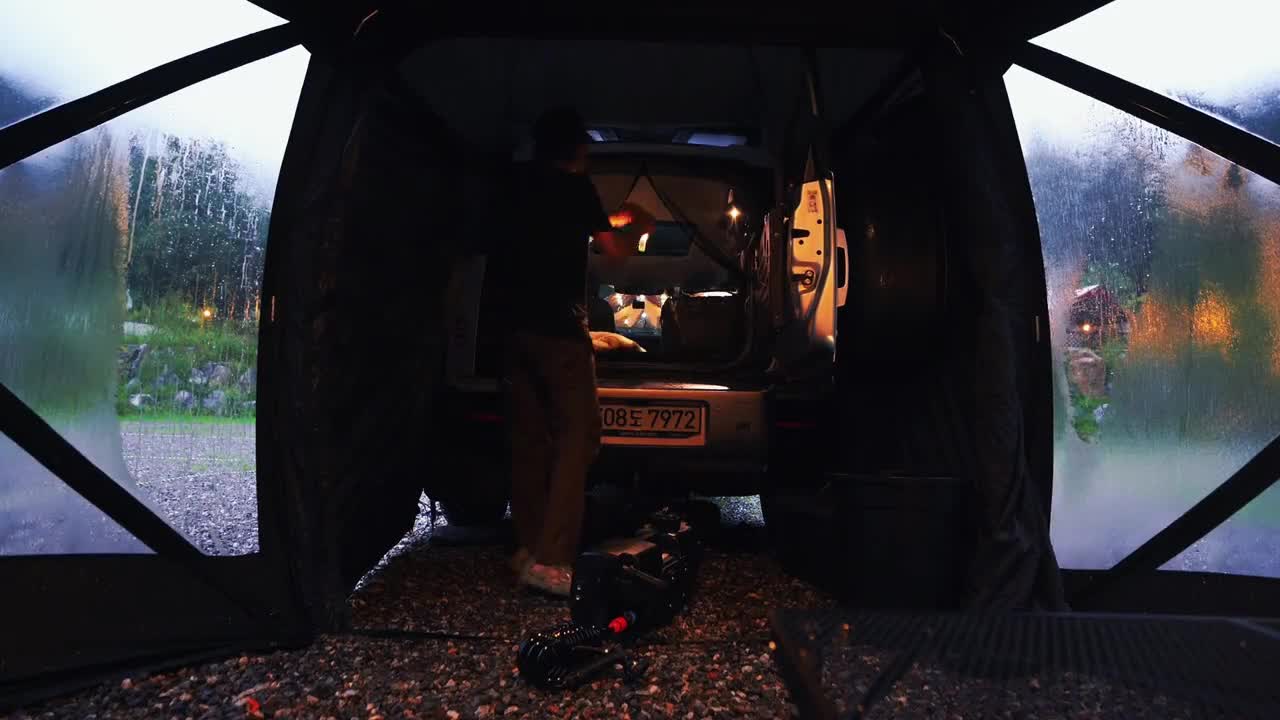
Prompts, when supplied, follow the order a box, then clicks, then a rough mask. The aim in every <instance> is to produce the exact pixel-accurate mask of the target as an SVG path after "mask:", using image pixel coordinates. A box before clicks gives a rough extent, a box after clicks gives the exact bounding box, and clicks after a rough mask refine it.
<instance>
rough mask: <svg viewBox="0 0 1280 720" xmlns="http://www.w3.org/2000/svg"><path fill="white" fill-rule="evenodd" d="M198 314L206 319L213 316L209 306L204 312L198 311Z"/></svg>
mask: <svg viewBox="0 0 1280 720" xmlns="http://www.w3.org/2000/svg"><path fill="white" fill-rule="evenodd" d="M200 314H201V315H203V316H204V317H205V319H208V318H211V317H213V311H212V310H210V309H209V308H205V309H204V312H202V313H200Z"/></svg>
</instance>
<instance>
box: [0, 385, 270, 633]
mask: <svg viewBox="0 0 1280 720" xmlns="http://www.w3.org/2000/svg"><path fill="white" fill-rule="evenodd" d="M0 433H3V434H4V435H5V436H6V437H8V438H9V439H10V440H12V441H13V442H14V443H15V444H16V445H17V446H18V447H19V448H21V449H22V450H23V451H24V452H26V453H27V454H28V455H30V456H31V457H32V459H34V460H35V461H36V462H38V463H40V464H41V465H43V466H44V467H45V468H46V469H48V470H49V472H51V473H53V474H54V475H55V476H56V477H57V478H58V479H59V480H61V481H62V482H64V483H66V484H67V485H68V486H70V487H71V489H72V490H75V491H76V492H77V493H79V494H80V496H81V497H83V498H84V499H85V500H88V501H89V502H90V503H91V504H93V505H94V507H96V508H98V509H99V510H101V511H102V512H104V513H105V514H106V515H107V516H108V517H110V518H111V519H112V520H114V521H115V522H117V523H119V525H120V526H121V527H122V528H124V529H125V530H127V531H128V532H130V533H132V534H133V536H134V537H135V538H137V539H138V541H139V542H141V543H142V544H144V545H146V546H147V547H149V548H150V549H152V550H153V551H155V552H156V554H158V555H161V556H164V557H167V558H170V559H172V560H174V561H175V562H177V563H179V564H180V565H182V566H183V567H184V568H186V569H187V570H188V571H190V572H191V574H192V575H193V576H195V577H196V578H198V579H200V580H202V581H203V582H205V583H206V584H208V585H209V586H211V587H212V588H214V589H216V590H217V591H218V592H219V593H220V594H222V595H224V596H225V597H227V598H228V599H229V600H231V601H232V603H234V604H235V606H236V607H237V608H239V609H241V610H243V611H244V612H245V613H247V614H248V615H249V617H253V616H254V615H255V612H254V610H252V609H251V608H252V605H251V604H248V603H245V602H242V601H241V599H240V598H239V597H238V595H237V594H236V593H234V592H233V591H231V590H230V589H228V588H226V587H225V586H224V585H223V584H222V583H221V582H220V581H219V580H217V579H216V578H215V577H214V576H213V575H212V574H211V573H209V572H208V571H207V570H206V569H205V563H206V560H207V558H206V557H205V555H204V553H202V552H200V550H199V549H198V548H197V547H196V546H194V545H192V544H191V542H190V541H188V540H187V538H186V537H184V536H183V535H182V534H181V533H179V532H178V531H177V530H175V529H173V528H172V527H170V526H169V524H168V523H166V522H165V521H164V520H162V519H160V518H159V517H156V515H155V513H153V512H152V511H151V509H150V508H148V507H147V506H146V505H145V504H144V503H143V502H142V501H141V500H139V499H137V498H136V497H134V496H133V494H132V493H130V492H129V491H128V490H126V489H125V488H123V487H121V486H120V484H119V483H117V482H116V481H115V480H113V479H111V476H109V475H107V474H106V473H105V472H103V471H102V469H101V468H99V467H98V466H97V465H95V464H94V463H93V461H92V460H90V459H88V458H87V457H85V456H84V454H82V453H81V452H80V450H79V449H77V448H76V446H74V445H72V444H71V443H70V442H68V441H67V439H66V438H64V437H62V435H60V434H59V433H58V431H56V430H54V429H53V428H52V427H50V426H49V424H48V423H46V422H45V421H44V419H43V418H41V417H40V416H39V415H38V414H37V413H36V412H35V411H34V410H32V409H31V408H30V407H28V406H27V404H26V403H24V402H22V400H21V399H20V398H19V397H18V396H17V395H14V394H13V392H12V391H11V390H9V388H7V387H5V386H4V384H3V383H0Z"/></svg>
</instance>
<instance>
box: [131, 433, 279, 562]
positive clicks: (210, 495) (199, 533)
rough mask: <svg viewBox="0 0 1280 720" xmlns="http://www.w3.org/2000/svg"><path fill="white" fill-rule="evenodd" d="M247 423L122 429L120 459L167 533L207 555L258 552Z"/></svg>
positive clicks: (255, 477) (254, 484)
mask: <svg viewBox="0 0 1280 720" xmlns="http://www.w3.org/2000/svg"><path fill="white" fill-rule="evenodd" d="M255 432H256V426H255V425H254V424H252V423H217V424H211V423H154V422H129V423H123V424H122V425H121V428H120V437H121V440H122V441H123V444H124V459H125V463H126V464H127V465H128V467H129V473H130V474H131V475H132V476H133V478H134V481H135V482H136V483H137V485H138V487H139V489H140V490H141V491H142V493H143V494H144V495H145V496H147V497H148V498H149V499H150V501H151V503H152V504H153V506H155V507H156V509H157V510H158V511H159V512H160V514H161V516H163V517H164V519H165V520H166V521H168V522H169V524H170V525H172V526H173V527H175V528H177V529H178V530H180V531H181V532H182V533H183V534H185V535H186V536H187V538H188V539H189V540H191V542H192V543H193V544H194V545H195V546H196V547H198V548H200V550H201V551H202V552H204V553H206V554H208V555H249V554H252V553H255V552H257V551H258V484H257V483H258V475H257V470H256V467H257V466H256V456H255V454H254V446H255Z"/></svg>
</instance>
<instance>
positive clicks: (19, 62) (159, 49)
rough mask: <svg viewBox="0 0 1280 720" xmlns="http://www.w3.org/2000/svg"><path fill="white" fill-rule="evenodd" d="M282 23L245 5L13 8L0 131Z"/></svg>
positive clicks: (0, 57)
mask: <svg viewBox="0 0 1280 720" xmlns="http://www.w3.org/2000/svg"><path fill="white" fill-rule="evenodd" d="M283 22H284V21H283V20H282V19H281V18H279V17H277V16H275V15H272V14H271V13H269V12H267V11H265V10H263V9H261V8H259V7H257V6H256V5H254V4H253V3H249V2H244V1H243V0H215V1H213V2H172V0H122V1H121V2H110V3H96V2H81V0H41V1H40V2H20V3H10V4H8V6H7V7H6V8H5V10H4V24H3V26H0V127H4V126H6V125H11V124H13V123H15V122H17V121H18V120H21V119H23V118H25V117H27V116H29V115H33V114H35V113H37V112H40V111H42V110H47V109H48V108H50V107H54V106H56V105H61V104H62V103H64V102H68V101H70V100H75V99H76V98H79V97H82V96H84V95H87V94H89V93H92V92H96V91H98V90H101V89H103V88H105V87H108V86H110V85H112V84H113V83H117V82H120V81H121V80H124V79H126V78H129V77H132V76H134V75H137V74H139V73H142V72H146V71H147V70H150V69H152V68H154V67H156V66H157V65H161V64H163V63H167V62H170V61H172V60H177V59H178V58H180V57H183V56H184V55H189V54H191V53H193V52H197V51H199V50H203V49H205V48H207V47H211V46H213V45H217V44H219V43H224V42H227V41H229V40H233V39H235V38H238V37H240V36H242V35H247V34H249V33H252V32H256V31H258V30H264V29H266V28H269V27H273V26H276V25H280V24H282V23H283ZM241 102H244V101H243V100H242V101H241Z"/></svg>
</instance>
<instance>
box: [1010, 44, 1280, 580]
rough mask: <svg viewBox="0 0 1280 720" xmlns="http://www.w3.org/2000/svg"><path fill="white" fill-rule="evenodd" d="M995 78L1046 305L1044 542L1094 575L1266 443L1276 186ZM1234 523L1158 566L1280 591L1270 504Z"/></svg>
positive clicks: (1047, 93)
mask: <svg viewBox="0 0 1280 720" xmlns="http://www.w3.org/2000/svg"><path fill="white" fill-rule="evenodd" d="M1005 80H1006V84H1007V86H1008V88H1009V95H1010V99H1011V102H1012V104H1013V109H1014V114H1015V118H1016V120H1017V124H1018V132H1019V136H1020V137H1021V139H1022V143H1023V151H1024V153H1025V156H1026V162H1027V170H1028V173H1029V175H1030V179H1031V186H1032V192H1033V195H1034V197H1035V202H1036V213H1037V216H1038V218H1039V223H1040V231H1041V242H1042V246H1043V253H1044V261H1045V269H1046V274H1047V281H1048V290H1049V308H1050V326H1051V331H1052V332H1051V337H1052V346H1053V351H1054V355H1055V360H1056V362H1055V371H1054V383H1055V387H1056V389H1057V393H1056V398H1057V407H1056V424H1057V437H1056V461H1055V467H1054V478H1055V496H1054V508H1053V541H1054V545H1055V548H1056V549H1057V551H1058V553H1059V558H1060V560H1061V561H1062V563H1063V565H1064V566H1065V567H1069V568H1088V569H1099V568H1107V567H1110V566H1111V565H1113V564H1114V563H1115V562H1116V561H1118V560H1119V559H1121V558H1122V557H1123V556H1125V555H1127V554H1128V553H1129V552H1130V551H1132V550H1133V549H1135V548H1136V547H1138V546H1139V545H1140V544H1142V543H1143V542H1144V541H1145V540H1147V539H1148V538H1149V537H1150V536H1152V535H1153V534H1155V533H1156V532H1157V531H1159V530H1161V529H1163V528H1164V527H1165V526H1166V525H1167V524H1168V523H1169V522H1170V521H1172V520H1173V519H1175V518H1176V517H1177V516H1179V515H1181V514H1182V513H1183V512H1184V511H1186V510H1187V509H1188V508H1190V507H1191V506H1192V505H1193V504H1195V503H1196V502H1197V501H1199V500H1200V499H1201V498H1203V497H1204V496H1205V495H1206V494H1207V493H1208V492H1209V491H1211V490H1212V489H1213V488H1215V487H1216V486H1217V485H1219V484H1220V483H1221V482H1222V481H1223V480H1225V479H1226V478H1227V477H1229V476H1230V475H1231V474H1232V473H1234V472H1235V471H1236V470H1238V469H1239V468H1240V467H1241V466H1242V465H1244V463H1245V462H1247V461H1248V460H1249V459H1250V458H1251V457H1252V456H1253V455H1254V454H1255V453H1257V452H1258V451H1259V450H1261V449H1262V448H1263V447H1264V446H1265V445H1266V444H1267V443H1268V442H1270V441H1271V440H1272V439H1273V438H1274V437H1275V436H1276V434H1277V431H1280V187H1277V186H1276V185H1275V184H1273V183H1271V182H1270V181H1268V180H1266V179H1264V178H1262V177H1259V176H1257V175H1254V174H1253V173H1250V172H1249V171H1247V170H1245V169H1243V168H1241V167H1239V166H1237V165H1234V164H1233V163H1231V162H1228V161H1226V160H1224V159H1223V158H1221V157H1219V156H1217V155H1215V154H1213V153H1211V152H1208V151H1206V150H1205V149H1203V148H1202V147H1200V146H1198V145H1196V144H1194V143H1191V142H1189V141H1187V140H1185V139H1183V138H1180V137H1178V136H1176V135H1173V134H1170V133H1168V132H1165V131H1163V130H1160V129H1157V128H1155V127H1152V126H1151V125H1148V124H1146V123H1144V122H1142V121H1140V120H1138V119H1136V118H1134V117H1132V116H1129V115H1127V114H1125V113H1122V112H1120V111H1117V110H1114V109H1112V108H1111V107H1109V106H1107V105H1104V104H1102V103H1100V102H1096V101H1094V100H1092V99H1090V98H1088V97H1086V96H1084V95H1081V94H1078V93H1076V92H1075V91H1072V90H1069V89H1067V88H1064V87H1062V86H1060V85H1058V84H1056V83H1053V82H1051V81H1049V80H1046V79H1044V78H1042V77H1040V76H1038V75H1034V74H1032V73H1029V72H1027V71H1025V70H1022V69H1020V68H1014V69H1013V70H1011V71H1009V73H1008V74H1007V75H1006V76H1005ZM1247 510H1248V512H1247V513H1246V512H1245V511H1243V510H1242V511H1241V512H1240V513H1238V515H1237V517H1236V519H1235V520H1233V522H1232V524H1231V526H1230V529H1227V528H1226V527H1225V526H1224V528H1220V530H1219V532H1217V533H1215V534H1213V535H1211V538H1210V539H1212V540H1213V541H1214V542H1216V543H1217V545H1216V546H1215V547H1217V550H1215V551H1214V552H1206V553H1201V554H1199V555H1194V554H1186V555H1183V556H1182V557H1180V558H1179V559H1178V560H1176V561H1175V564H1177V565H1176V567H1174V566H1172V565H1171V566H1170V567H1171V568H1172V569H1182V570H1204V571H1211V572H1219V571H1230V572H1240V573H1248V574H1254V575H1269V576H1274V577H1280V560H1278V559H1277V558H1278V556H1277V554H1276V552H1275V548H1276V546H1277V542H1278V539H1280V493H1277V492H1275V491H1274V490H1273V491H1271V492H1269V493H1267V494H1265V495H1263V496H1262V497H1260V498H1258V499H1257V500H1256V501H1255V502H1254V503H1253V504H1252V505H1251V506H1249V508H1247ZM1193 553H1194V551H1193ZM1178 563H1180V564H1178Z"/></svg>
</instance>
